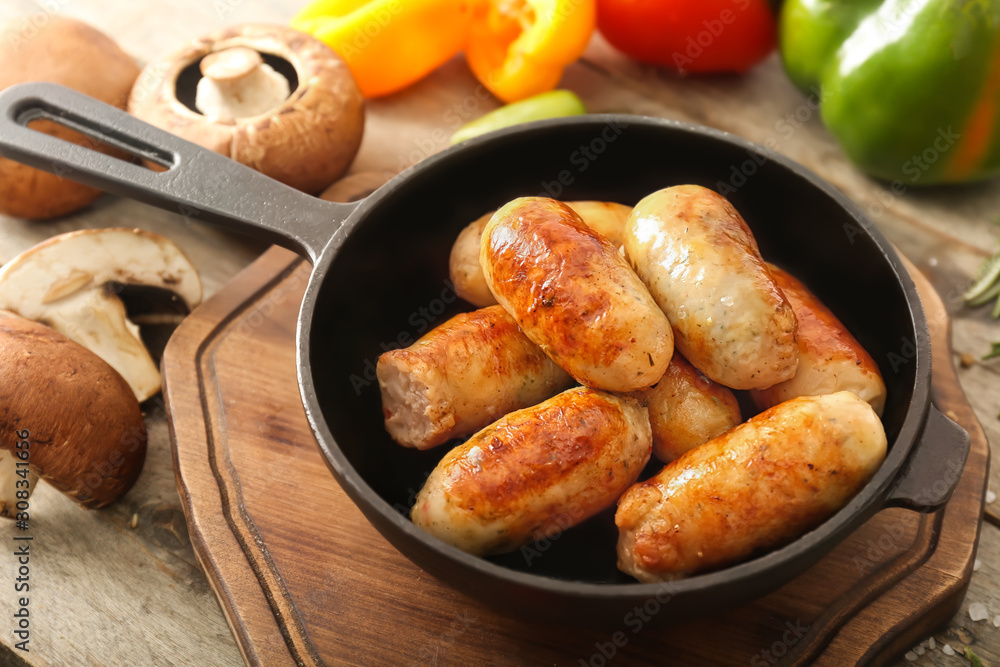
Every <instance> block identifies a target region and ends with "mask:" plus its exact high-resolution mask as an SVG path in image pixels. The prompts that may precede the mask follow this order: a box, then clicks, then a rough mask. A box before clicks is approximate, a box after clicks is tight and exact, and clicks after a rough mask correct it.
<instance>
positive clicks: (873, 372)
mask: <svg viewBox="0 0 1000 667" xmlns="http://www.w3.org/2000/svg"><path fill="white" fill-rule="evenodd" d="M768 267H769V268H770V269H771V275H772V276H774V280H775V282H776V283H777V284H778V287H780V288H781V291H782V292H784V294H785V298H787V299H788V301H789V303H791V304H792V310H793V311H795V317H796V318H797V319H798V321H799V332H798V336H797V338H798V346H799V367H798V370H796V371H795V377H793V378H792V379H791V380H785V381H784V382H781V383H779V384H776V385H774V386H773V387H769V388H767V389H758V390H756V391H753V392H751V396H752V397H753V401H754V403H755V404H756V405H757V407H758V408H760V409H764V408H769V407H771V406H772V405H777V404H778V403H781V402H783V401H787V400H788V399H790V398H795V397H796V396H816V395H819V394H832V393H834V392H836V391H851V392H854V393H855V394H857V395H858V396H859V397H861V398H863V399H864V400H866V401H868V402H869V403H870V404H871V406H872V408H874V409H875V412H876V413H878V415H879V416H881V415H882V409H883V408H884V407H885V382H883V381H882V374H881V373H880V372H879V370H878V365H877V364H876V363H875V360H874V359H872V357H871V355H870V354H868V352H867V351H865V349H864V348H863V347H861V343H859V342H858V341H857V339H855V338H854V336H852V335H851V332H850V331H848V330H847V327H845V326H844V325H843V324H841V322H840V320H838V319H837V316H836V315H834V314H833V312H831V311H830V309H829V308H827V307H826V306H824V305H823V303H822V302H821V301H820V300H819V299H817V298H816V296H815V295H814V294H813V293H812V292H810V291H809V288H808V287H806V286H805V285H803V284H802V283H801V282H800V281H799V280H798V279H797V278H796V277H795V276H793V275H791V274H789V273H788V272H786V271H782V270H781V269H779V268H778V267H776V266H774V265H771V264H769V265H768Z"/></svg>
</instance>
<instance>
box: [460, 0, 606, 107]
mask: <svg viewBox="0 0 1000 667" xmlns="http://www.w3.org/2000/svg"><path fill="white" fill-rule="evenodd" d="M596 20H597V3H596V0H488V1H486V2H480V3H478V4H477V5H476V9H475V16H474V17H473V20H472V27H471V33H470V36H469V44H468V46H467V47H466V51H465V56H466V59H467V60H468V62H469V67H471V68H472V71H473V73H474V74H475V75H476V78H477V79H479V81H480V82H481V83H482V84H483V85H484V86H486V87H487V88H488V89H489V91H490V92H491V93H493V94H494V95H496V96H497V97H499V98H500V99H501V100H503V101H504V102H516V101H518V100H523V99H524V98H526V97H531V96H532V95H537V94H539V93H544V92H545V91H547V90H552V89H553V88H555V87H556V85H557V84H558V83H559V79H560V78H562V73H563V70H564V69H565V68H566V66H567V65H569V64H570V63H572V62H573V61H574V60H576V59H577V58H579V57H580V55H581V54H582V53H583V51H584V49H586V48H587V43H588V42H589V41H590V36H591V34H592V33H593V32H594V25H595V22H596Z"/></svg>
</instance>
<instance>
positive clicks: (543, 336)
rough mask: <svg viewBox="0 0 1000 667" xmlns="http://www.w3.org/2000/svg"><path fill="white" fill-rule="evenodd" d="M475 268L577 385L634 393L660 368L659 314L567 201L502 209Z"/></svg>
mask: <svg viewBox="0 0 1000 667" xmlns="http://www.w3.org/2000/svg"><path fill="white" fill-rule="evenodd" d="M480 264H481V265H482V267H483V273H484V274H485V276H486V282H487V284H488V285H489V286H490V290H491V291H492V292H493V295H494V296H496V298H497V301H498V302H499V303H500V305H502V306H503V307H504V309H505V310H507V312H509V313H510V314H511V315H513V316H514V319H515V320H516V321H517V324H518V326H520V327H521V330H522V331H524V333H525V335H527V336H528V338H530V339H531V340H532V341H534V342H535V343H536V344H537V345H538V346H539V347H541V348H542V349H543V350H544V351H545V353H546V354H548V355H549V357H551V358H552V360H553V361H555V362H556V363H557V364H559V365H560V366H562V367H563V368H564V369H566V371H567V372H568V373H569V374H570V375H572V376H573V377H574V378H575V379H576V380H577V381H578V382H580V383H581V384H585V385H587V386H589V387H594V388H596V389H605V390H607V391H632V390H635V389H642V388H645V387H649V386H652V385H653V384H655V383H656V381H657V380H659V379H660V377H661V376H662V375H663V373H664V372H665V371H666V370H667V365H668V364H669V363H670V357H671V355H672V354H673V334H672V333H671V330H670V323H669V322H668V321H667V318H666V316H664V314H663V312H662V311H661V310H660V309H659V308H658V307H657V305H656V302H654V301H653V298H652V297H651V296H650V294H649V291H648V290H647V289H646V288H645V286H643V284H642V282H641V281H640V280H639V278H638V277H637V276H636V275H635V273H633V272H632V270H631V269H629V267H628V265H627V264H626V263H625V260H624V258H622V256H621V255H620V254H619V253H618V250H617V249H616V248H615V247H614V246H613V245H612V244H611V243H610V242H609V241H608V240H607V239H606V238H604V237H603V236H601V235H600V234H598V233H596V232H595V231H593V230H592V229H590V228H589V227H587V226H586V225H584V224H583V221H582V220H581V219H580V216H579V215H577V214H576V213H575V212H574V211H573V209H571V208H569V207H568V206H566V205H565V204H561V203H560V202H557V201H555V200H553V199H545V198H542V197H524V198H521V199H515V200H514V201H512V202H510V203H509V204H507V205H506V206H504V207H503V208H501V209H500V210H499V211H497V212H496V214H495V215H494V216H493V217H492V218H491V219H490V221H489V223H488V224H487V225H486V229H485V230H484V232H483V240H482V250H481V255H480Z"/></svg>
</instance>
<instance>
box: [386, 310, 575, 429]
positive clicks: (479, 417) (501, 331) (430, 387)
mask: <svg viewBox="0 0 1000 667" xmlns="http://www.w3.org/2000/svg"><path fill="white" fill-rule="evenodd" d="M375 372H376V374H377V376H378V384H379V389H380V390H381V392H382V409H383V412H384V413H385V428H386V430H387V431H389V434H390V435H392V437H393V439H394V440H396V442H398V443H400V444H402V445H406V446H407V447H416V448H417V449H429V448H431V447H434V446H436V445H440V444H441V443H443V442H446V441H447V440H450V439H451V438H457V437H460V436H463V435H468V434H470V433H475V432H476V431H478V430H479V429H481V428H482V427H484V426H486V425H487V424H490V423H492V422H493V421H494V420H496V419H497V418H499V417H502V416H503V415H505V414H507V413H508V412H510V411H512V410H517V409H519V408H524V407H527V406H530V405H535V404H536V403H538V402H540V401H543V400H545V399H546V398H549V397H550V396H552V395H554V394H556V393H558V392H560V391H562V390H563V389H565V388H566V387H568V386H570V385H571V384H572V383H573V380H572V378H570V376H569V375H567V374H566V372H565V371H564V370H562V369H561V368H559V366H557V365H556V364H555V363H553V362H552V361H551V360H550V359H549V358H548V357H547V356H545V353H544V352H542V351H541V350H540V349H539V348H538V346H537V345H535V344H534V343H532V342H531V341H530V340H528V338H527V337H526V336H525V335H524V334H523V333H521V330H520V329H518V327H517V324H516V323H515V322H514V320H513V318H511V316H510V315H508V314H507V313H506V311H504V309H503V308H501V307H500V306H491V307H489V308H483V309H482V310H477V311H474V312H471V313H463V314H461V315H456V316H455V317H453V318H451V319H450V320H448V321H447V322H445V323H444V324H442V325H441V326H439V327H435V328H434V329H432V330H431V331H429V332H427V333H426V334H425V335H424V336H423V337H422V338H420V339H419V340H418V341H417V342H415V343H414V344H413V345H411V346H410V347H408V348H406V349H401V350H391V351H389V352H386V353H385V354H383V355H382V356H381V357H379V360H378V364H377V365H376V369H375Z"/></svg>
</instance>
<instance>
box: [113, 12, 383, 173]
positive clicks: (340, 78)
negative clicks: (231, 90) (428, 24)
mask: <svg viewBox="0 0 1000 667" xmlns="http://www.w3.org/2000/svg"><path fill="white" fill-rule="evenodd" d="M234 47H247V48H250V49H253V50H255V51H258V52H260V53H263V54H272V55H275V56H278V57H279V58H282V59H284V60H286V61H287V62H288V63H290V64H291V65H292V67H294V68H295V72H296V74H297V76H298V85H297V86H296V87H295V89H294V90H292V91H291V94H290V95H289V96H288V98H287V99H286V100H285V101H284V102H282V103H281V104H280V105H278V106H276V107H275V108H273V109H271V110H270V111H268V112H267V113H263V114H261V115H259V116H253V117H251V118H237V119H235V120H228V121H217V122H216V121H212V120H210V119H209V118H208V117H206V116H204V115H202V114H200V113H198V112H197V111H194V110H193V109H191V108H188V107H187V106H186V105H185V104H183V103H182V102H181V101H180V100H179V99H178V97H177V82H178V79H179V78H180V76H181V73H182V72H184V71H185V70H186V69H187V68H188V67H190V66H191V65H195V64H197V63H199V62H200V61H201V59H202V58H204V57H205V56H207V55H209V54H211V53H216V52H219V51H223V50H226V49H230V48H234ZM128 110H129V113H131V114H132V115H134V116H136V117H137V118H139V119H141V120H144V121H146V122H147V123H150V124H152V125H155V126H157V127H159V128H162V129H164V130H167V131H169V132H172V133H174V134H176V135H178V136H180V137H182V138H184V139H187V140H188V141H191V142H194V143H196V144H199V145H200V146H204V147H205V148H209V149H211V150H213V151H215V152H217V153H221V154H222V155H225V156H227V157H230V158H232V159H233V160H236V161H237V162H240V163H242V164H245V165H247V166H248V167H251V168H253V169H256V170H257V171H259V172H261V173H263V174H266V175H267V176H270V177H271V178H274V179H276V180H278V181H281V182H282V183H285V184H287V185H290V186H292V187H294V188H297V189H299V190H302V191H304V192H309V193H316V192H319V191H320V190H322V189H323V188H325V187H326V186H327V185H329V184H330V183H332V182H333V181H335V180H336V179H337V178H339V177H340V176H341V175H343V174H344V172H345V171H347V168H348V167H349V166H350V164H351V161H352V160H353V159H354V156H355V154H356V153H357V151H358V147H359V146H360V145H361V136H362V133H363V131H364V98H363V97H362V95H361V91H360V90H359V89H358V86H357V84H356V83H355V82H354V78H353V77H352V76H351V72H350V70H349V69H348V68H347V65H345V64H344V61H343V60H341V59H340V57H339V56H338V55H337V54H336V53H334V52H333V51H332V50H330V48H329V47H327V46H326V45H325V44H323V43H322V42H320V41H319V40H317V39H315V38H314V37H312V36H310V35H307V34H305V33H303V32H299V31H297V30H293V29H291V28H286V27H284V26H279V25H265V24H249V25H241V26H234V27H232V28H226V29H224V30H220V31H217V32H213V33H211V34H208V35H205V36H204V37H201V38H199V39H197V40H195V41H193V42H191V43H189V44H188V45H186V46H185V47H183V48H181V49H180V50H178V51H176V52H174V53H172V54H170V55H169V56H167V57H166V58H164V59H162V60H160V61H157V62H153V63H150V64H149V65H147V66H146V68H145V69H144V70H143V71H142V73H141V74H140V75H139V80H138V81H137V82H136V85H135V87H134V88H133V90H132V95H131V97H130V98H129V103H128Z"/></svg>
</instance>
